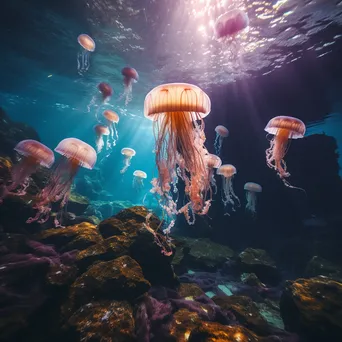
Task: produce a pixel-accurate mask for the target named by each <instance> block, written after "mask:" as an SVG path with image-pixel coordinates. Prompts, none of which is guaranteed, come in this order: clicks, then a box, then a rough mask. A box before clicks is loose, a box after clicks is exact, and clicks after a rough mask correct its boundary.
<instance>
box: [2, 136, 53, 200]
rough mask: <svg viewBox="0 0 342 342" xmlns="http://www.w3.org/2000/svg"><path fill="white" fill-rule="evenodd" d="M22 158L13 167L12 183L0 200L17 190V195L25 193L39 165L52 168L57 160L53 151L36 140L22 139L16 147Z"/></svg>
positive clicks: (4, 190)
mask: <svg viewBox="0 0 342 342" xmlns="http://www.w3.org/2000/svg"><path fill="white" fill-rule="evenodd" d="M14 150H15V151H17V152H18V154H19V155H20V157H21V158H20V160H19V162H18V163H17V164H15V165H14V166H13V167H12V169H11V181H12V182H11V184H10V185H8V186H7V187H4V188H3V189H2V191H1V193H2V194H1V197H0V202H1V201H2V198H4V197H5V196H6V195H7V194H8V193H10V192H11V191H13V190H17V192H16V195H24V194H25V193H26V189H27V187H28V186H29V180H30V179H29V178H30V176H31V175H32V174H33V173H34V172H36V170H37V168H38V167H39V166H43V167H46V168H50V167H51V165H52V164H53V163H54V161H55V157H54V154H53V152H52V151H51V150H50V149H49V148H48V147H46V146H45V145H43V144H42V143H40V142H38V141H36V140H23V141H20V142H19V143H18V144H17V145H16V146H15V148H14Z"/></svg>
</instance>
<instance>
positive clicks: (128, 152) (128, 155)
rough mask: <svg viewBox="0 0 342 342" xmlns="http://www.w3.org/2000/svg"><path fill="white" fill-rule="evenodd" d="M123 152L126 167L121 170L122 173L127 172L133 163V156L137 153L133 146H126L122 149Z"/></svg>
mask: <svg viewBox="0 0 342 342" xmlns="http://www.w3.org/2000/svg"><path fill="white" fill-rule="evenodd" d="M121 154H122V155H123V156H124V167H123V168H122V169H121V170H120V173H125V172H126V171H127V169H128V168H129V166H130V165H131V160H132V157H134V156H135V154H136V153H135V151H134V150H133V148H129V147H124V148H123V149H122V150H121Z"/></svg>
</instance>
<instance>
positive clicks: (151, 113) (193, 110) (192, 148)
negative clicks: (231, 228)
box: [144, 83, 210, 224]
mask: <svg viewBox="0 0 342 342" xmlns="http://www.w3.org/2000/svg"><path fill="white" fill-rule="evenodd" d="M209 113H210V99H209V97H208V95H207V94H206V93H205V92H204V91H203V90H201V89H200V88H199V87H197V86H195V85H192V84H187V83H171V84H164V85H160V86H158V87H156V88H154V89H153V90H151V91H150V92H149V93H148V94H147V96H146V98H145V103H144V115H145V117H146V118H148V119H150V120H153V121H154V130H155V137H156V143H155V154H156V164H157V167H158V174H159V177H158V179H156V180H154V183H153V186H154V187H155V188H156V192H157V193H160V192H161V193H163V194H164V196H165V197H167V198H168V199H170V196H169V194H167V192H168V190H169V189H170V184H168V182H167V180H166V179H169V180H171V179H172V178H173V176H172V175H174V174H175V173H176V171H177V173H176V174H178V177H180V178H181V179H182V180H183V181H184V183H185V193H186V195H187V196H188V197H189V202H188V203H187V204H186V205H185V206H184V207H183V208H181V209H180V211H179V212H182V213H184V215H185V217H186V219H187V221H188V223H189V224H193V223H194V219H195V216H194V214H200V215H205V214H207V212H208V210H209V207H210V199H209V200H206V194H207V192H208V190H209V188H210V182H209V179H208V177H207V169H206V165H205V162H204V156H205V155H206V154H208V151H207V150H206V148H205V147H204V142H205V134H204V123H203V118H204V117H205V116H207V115H208V114H209ZM177 166H178V167H177ZM168 203H169V204H167V205H170V206H171V207H172V208H171V207H170V208H169V210H170V212H174V210H173V207H174V204H173V203H172V201H169V200H168ZM189 211H190V214H192V219H191V217H190V215H189Z"/></svg>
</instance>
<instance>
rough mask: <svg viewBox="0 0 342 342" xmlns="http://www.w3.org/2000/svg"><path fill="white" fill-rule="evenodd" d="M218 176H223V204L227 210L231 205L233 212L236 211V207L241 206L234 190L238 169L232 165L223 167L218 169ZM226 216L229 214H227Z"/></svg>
mask: <svg viewBox="0 0 342 342" xmlns="http://www.w3.org/2000/svg"><path fill="white" fill-rule="evenodd" d="M217 174H218V175H221V176H222V190H223V191H222V202H223V204H224V206H225V208H226V207H227V205H228V204H231V206H232V210H233V211H235V209H234V207H235V205H238V206H240V200H239V198H238V197H237V196H236V195H235V192H234V189H233V177H234V175H235V174H236V168H235V166H233V165H231V164H225V165H221V166H220V167H219V168H218V169H217ZM225 215H229V214H228V213H227V212H226V213H225Z"/></svg>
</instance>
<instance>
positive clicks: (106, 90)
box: [97, 82, 113, 102]
mask: <svg viewBox="0 0 342 342" xmlns="http://www.w3.org/2000/svg"><path fill="white" fill-rule="evenodd" d="M97 88H98V90H99V91H100V93H101V94H102V100H103V102H107V101H108V100H109V98H110V97H111V96H112V95H113V89H112V87H111V86H110V85H109V84H108V83H106V82H101V83H99V84H98V86H97Z"/></svg>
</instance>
